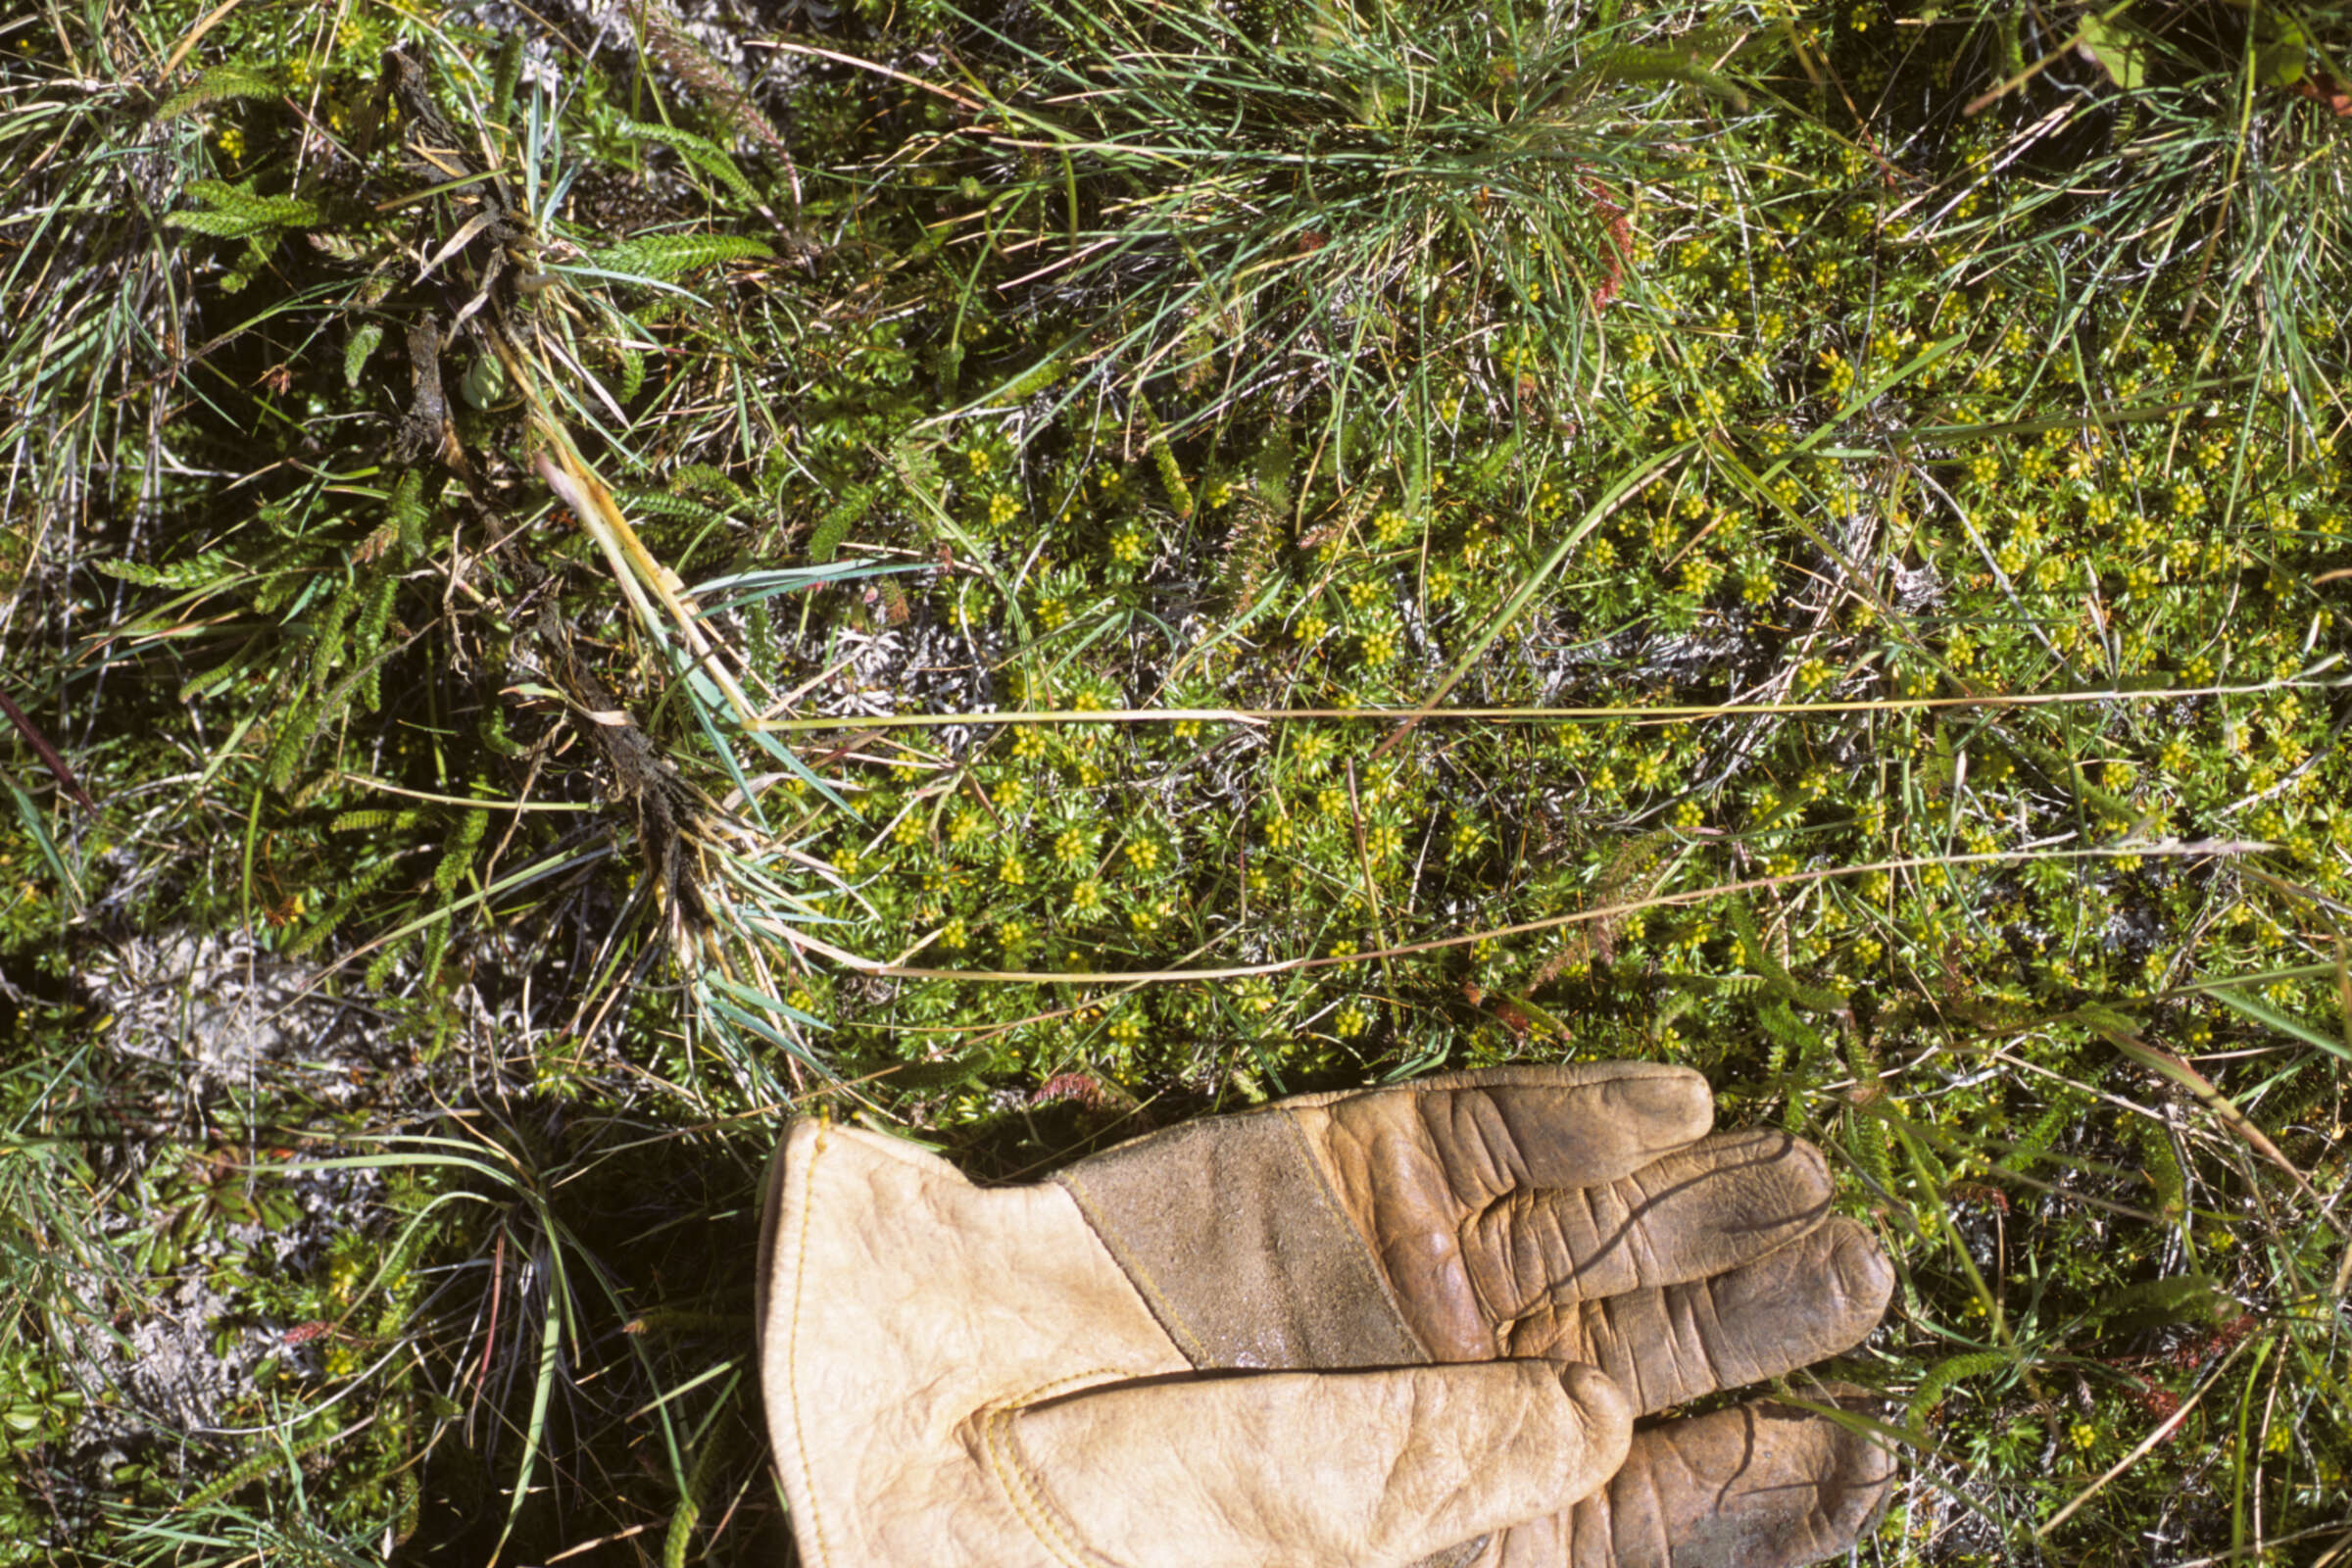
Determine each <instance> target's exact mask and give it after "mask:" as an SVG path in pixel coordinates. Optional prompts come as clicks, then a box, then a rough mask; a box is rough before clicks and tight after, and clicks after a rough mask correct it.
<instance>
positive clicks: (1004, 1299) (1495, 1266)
mask: <svg viewBox="0 0 2352 1568" xmlns="http://www.w3.org/2000/svg"><path fill="white" fill-rule="evenodd" d="M1710 1115H1711V1107H1710V1103H1709V1099H1708V1095H1707V1092H1706V1088H1705V1085H1704V1082H1703V1081H1702V1080H1700V1079H1699V1078H1698V1077H1697V1076H1696V1075H1695V1074H1691V1073H1688V1072H1685V1071H1682V1070H1680V1069H1672V1068H1663V1067H1656V1066H1651V1065H1647V1064H1642V1063H1602V1064H1596V1065H1589V1066H1581V1067H1562V1068H1515V1069H1503V1070H1500V1071H1495V1072H1488V1073H1475V1074H1460V1075H1454V1076H1449V1077H1446V1078H1440V1079H1432V1080H1427V1081H1425V1082H1423V1083H1420V1084H1415V1085H1410V1086H1406V1087H1403V1088H1398V1089H1389V1090H1376V1091H1369V1092H1364V1093H1356V1094H1345V1095H1329V1096H1315V1097H1307V1098H1304V1099H1299V1100H1293V1101H1287V1102H1283V1103H1279V1104H1276V1105H1272V1106H1267V1107H1265V1108H1263V1109H1260V1110H1257V1111H1253V1112H1250V1113H1247V1114H1244V1115H1240V1116H1230V1117H1220V1118H1213V1119H1211V1120H1207V1121H1203V1122H1199V1123H1195V1124H1192V1125H1190V1126H1187V1127H1183V1128H1179V1129H1175V1130H1173V1131H1171V1132H1168V1133H1163V1134H1158V1135H1154V1136H1152V1137H1150V1138H1146V1139H1141V1140H1138V1141H1136V1142H1134V1143H1131V1144H1127V1145H1123V1146H1121V1147H1120V1148H1118V1149H1115V1150H1112V1151H1110V1152H1108V1153H1106V1154H1103V1155H1101V1156H1098V1157H1097V1158H1094V1159H1091V1160H1087V1161H1084V1162H1082V1163H1080V1164H1079V1165H1076V1166H1074V1167H1072V1168H1071V1169H1070V1170H1068V1171H1066V1172H1064V1173H1063V1174H1062V1176H1061V1177H1059V1178H1058V1179H1057V1180H1056V1181H1054V1182H1052V1183H1047V1184H1043V1185H1039V1186H1033V1187H1020V1188H1005V1189H997V1190H981V1189H978V1188H974V1187H973V1186H971V1185H970V1184H969V1183H968V1182H966V1181H964V1180H963V1178H962V1177H961V1176H959V1175H958V1174H957V1173H956V1171H955V1170H954V1168H953V1167H952V1166H950V1165H948V1164H947V1163H946V1162H944V1161H942V1160H940V1159H938V1158H936V1157H935V1156H932V1155H930V1154H928V1153H925V1152H922V1151H920V1150H917V1149H915V1148H913V1147H912V1146H910V1145H907V1144H904V1143H901V1142H899V1141H897V1140H894V1139H890V1138H887V1137H883V1136H881V1135H878V1134H874V1133H869V1132H863V1131H858V1130H854V1129H844V1128H837V1127H832V1126H828V1125H825V1124H822V1123H817V1122H800V1123H796V1124H795V1125H794V1126H793V1128H792V1129H791V1130H790V1131H789V1132H788V1133H787V1135H786V1138H785V1142H784V1146H783V1148H782V1150H781V1151H780V1152H779V1153H778V1157H777V1161H776V1165H775V1168H774V1171H773V1173H772V1175H771V1178H770V1186H769V1194H768V1201H767V1211H766V1216H765V1236H764V1240H763V1251H764V1254H765V1268H764V1270H763V1275H762V1285H763V1289H762V1300H761V1302H760V1355H761V1362H762V1376H763V1381H764V1386H765V1391H766V1397H767V1408H768V1420H769V1427H770V1432H771V1436H772V1438H773V1441H774V1444H775V1448H776V1455H777V1461H778V1465H779V1467H780V1469H781V1470H782V1473H783V1477H784V1483H785V1490H786V1494H787V1496H788V1498H789V1499H790V1502H791V1505H792V1510H793V1526H794V1531H795V1534H796V1538H797V1539H798V1541H799V1543H800V1544H801V1548H802V1552H803V1555H804V1557H805V1558H806V1559H807V1560H808V1561H809V1562H810V1563H813V1564H828V1565H832V1564H840V1565H848V1564H876V1565H890V1564H910V1565H911V1564H918V1563H919V1564H924V1565H942V1568H946V1565H954V1564H964V1563H968V1564H975V1565H978V1564H989V1565H994V1568H1026V1565H1031V1564H1131V1565H1135V1568H1147V1565H1157V1564H1163V1563H1164V1564H1168V1565H1171V1568H1172V1565H1175V1564H1201V1565H1213V1564H1233V1565H1235V1568H1241V1565H1245V1564H1246V1565H1250V1568H1272V1565H1297V1568H1340V1565H1349V1568H1389V1565H1393V1568H1405V1565H1410V1564H1431V1565H1438V1564H1443V1565H1446V1568H1453V1565H1462V1564H1470V1563H1481V1564H1489V1565H1497V1568H1499V1565H1504V1564H1508V1565H1511V1568H1524V1565H1530V1564H1537V1563H1541V1564H1544V1565H1546V1568H1550V1565H1555V1564H1556V1565H1559V1568H1568V1565H1571V1564H1574V1565H1585V1564H1601V1563H1622V1564H1627V1565H1632V1564H1636V1563H1659V1564H1664V1563H1668V1562H1673V1563H1677V1564H1682V1565H1685V1568H1697V1565H1703V1564H1716V1563H1720V1564H1725V1565H1730V1564H1734V1563H1738V1564H1740V1565H1743V1568H1748V1565H1752V1568H1779V1565H1784V1564H1790V1563H1797V1562H1805V1561H1811V1560H1815V1559H1816V1558H1818V1557H1820V1556H1823V1555H1828V1554H1830V1553H1832V1552H1835V1551H1838V1550H1842V1549H1843V1547H1844V1545H1845V1544H1848V1543H1849V1542H1850V1541H1851V1540H1852V1539H1853V1538H1854V1534H1855V1532H1856V1531H1858V1530H1859V1529H1860V1528H1861V1526H1862V1524H1863V1523H1864V1522H1865V1521H1866V1519H1867V1518H1868V1516H1869V1515H1870V1513H1871V1512H1872V1510H1873V1509H1874V1508H1875V1507H1876V1505H1877V1503H1878V1501H1879V1499H1880V1498H1881V1496H1882V1495H1883V1494H1884V1492H1885V1489H1886V1485H1887V1478H1888V1475H1889V1467H1888V1465H1887V1462H1886V1460H1885V1459H1884V1457H1883V1456H1882V1455H1880V1454H1879V1453H1878V1451H1877V1450H1876V1449H1875V1448H1873V1447H1872V1446H1869V1445H1868V1444H1866V1443H1863V1442H1860V1441H1858V1440H1856V1439H1854V1438H1853V1437H1852V1436H1851V1435H1850V1434H1849V1433H1848V1432H1846V1431H1845V1430H1844V1429H1842V1428H1840V1427H1838V1426H1836V1425H1834V1424H1832V1423H1829V1422H1827V1421H1825V1420H1822V1419H1820V1418H1817V1417H1809V1416H1806V1417H1799V1416H1795V1415H1793V1414H1791V1413H1789V1412H1786V1411H1782V1410H1779V1409H1777V1408H1774V1407H1770V1406H1760V1405H1759V1406H1743V1407H1738V1408H1735V1409H1731V1410H1726V1411H1722V1412H1719V1413H1717V1414H1716V1415H1713V1416H1709V1417H1705V1418H1702V1419H1700V1420H1697V1421H1680V1422H1668V1423H1665V1424H1663V1425H1659V1426H1656V1427H1653V1428H1651V1429H1649V1430H1645V1431H1643V1432H1642V1433H1640V1434H1638V1435H1636V1434H1632V1433H1631V1431H1630V1427H1631V1421H1632V1418H1633V1417H1634V1416H1635V1415H1638V1414H1640V1413H1642V1412H1643V1411H1650V1410H1656V1409H1659V1408H1662V1407H1663V1406H1666V1405H1669V1404H1673V1403H1678V1402H1681V1401H1683V1400H1686V1399H1690V1398H1693V1397H1699V1396H1702V1395H1705V1394H1708V1393H1712V1392H1714V1391H1715V1390H1717V1389H1719V1388H1724V1387H1732V1386H1736V1385H1737V1384H1739V1383H1740V1382H1745V1381H1749V1380H1751V1379H1754V1378H1758V1377H1765V1376H1772V1375H1776V1374H1778V1373H1781V1372H1786V1371H1789V1370H1790V1369H1791V1368H1793V1367H1796V1366H1799V1365H1802V1364H1804V1363H1805V1362H1807V1361H1810V1360H1813V1359H1815V1358H1817V1357H1819V1356H1821V1355H1825V1354H1830V1353H1834V1352H1836V1351H1838V1350H1839V1349H1843V1348H1846V1347H1848V1346H1850V1345H1852V1344H1853V1343H1855V1342H1856V1341H1858V1340H1859V1339H1860V1338H1861V1337H1862V1336H1863V1335H1864V1334H1866V1333H1867V1332H1868V1331H1869V1329H1870V1327H1871V1326H1872V1325H1873V1324H1874V1323H1876V1321H1877V1320H1878V1317H1879V1314H1880V1312H1881V1311H1882V1309H1883V1308H1884V1305H1885V1301H1886V1298H1887V1289H1888V1286H1889V1283H1890V1276H1889V1272H1888V1269H1887V1263H1886V1260H1885V1258H1884V1256H1883V1255H1882V1254H1881V1253H1880V1251H1879V1250H1878V1248H1877V1247H1876V1245H1875V1243H1873V1242H1872V1241H1871V1239H1870V1238H1869V1237H1868V1235H1867V1234H1866V1233H1865V1232H1863V1231H1862V1230H1861V1229H1860V1228H1859V1227H1856V1226H1853V1225H1851V1224H1849V1223H1847V1222H1845V1221H1842V1220H1837V1219H1833V1218H1831V1217H1830V1216H1829V1213H1828V1203H1829V1191H1830V1189H1829V1180H1828V1173H1827V1171H1826V1169H1825V1167H1824V1166H1823V1164H1822V1161H1821V1158H1820V1156H1819V1154H1818V1153H1817V1152H1814V1151H1813V1150H1812V1149H1810V1148H1809V1147H1808V1146H1806V1145H1804V1144H1802V1143H1800V1142H1797V1141H1795V1140H1791V1139H1788V1138H1785V1137H1782V1136H1780V1135H1777V1134H1732V1135H1725V1136H1721V1137H1709V1136H1707V1127H1708V1123H1709V1119H1710Z"/></svg>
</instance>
